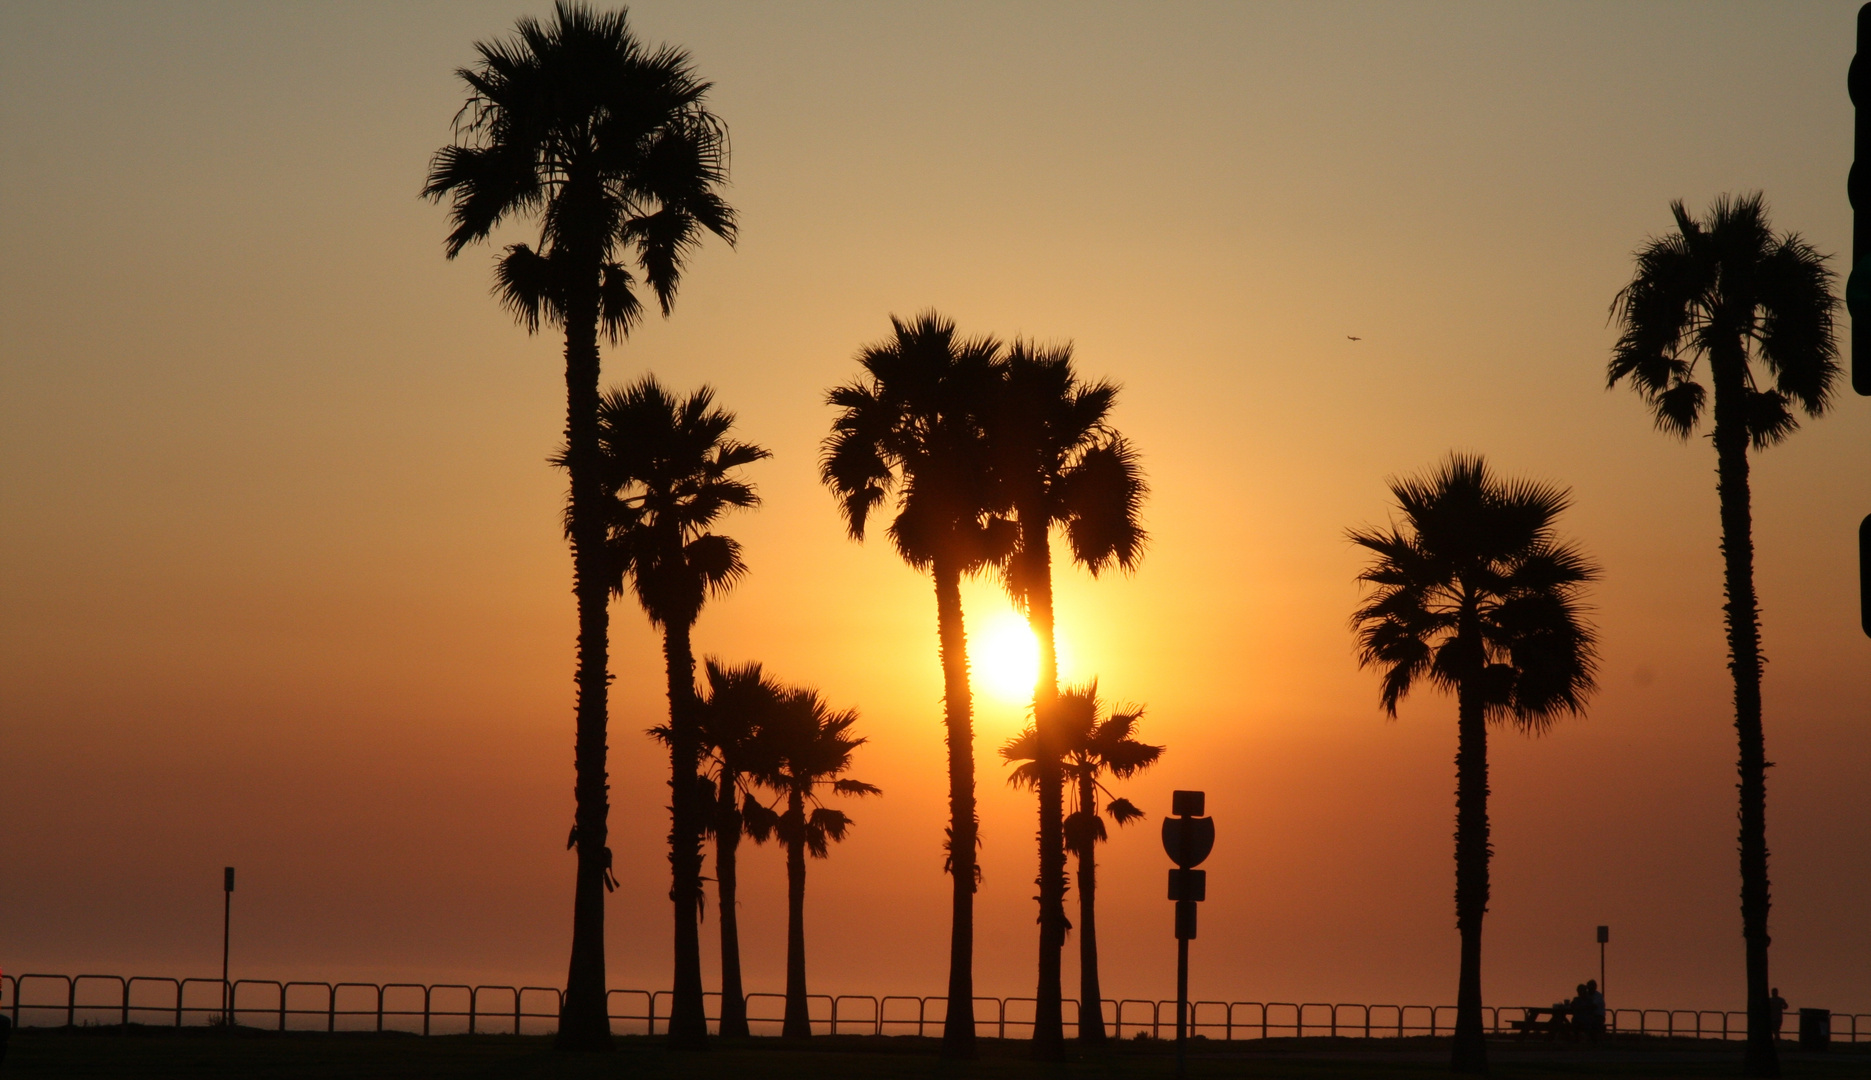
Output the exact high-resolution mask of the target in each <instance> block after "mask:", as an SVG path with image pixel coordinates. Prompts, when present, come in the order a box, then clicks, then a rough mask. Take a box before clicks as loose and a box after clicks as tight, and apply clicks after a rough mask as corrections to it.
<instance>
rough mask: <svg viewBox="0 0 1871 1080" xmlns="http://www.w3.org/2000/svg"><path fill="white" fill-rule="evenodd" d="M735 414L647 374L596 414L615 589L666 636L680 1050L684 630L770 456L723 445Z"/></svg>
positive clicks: (692, 764) (691, 988) (696, 941)
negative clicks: (755, 467) (760, 464)
mask: <svg viewBox="0 0 1871 1080" xmlns="http://www.w3.org/2000/svg"><path fill="white" fill-rule="evenodd" d="M733 426H734V414H733V413H730V412H727V411H725V410H723V409H718V408H716V407H715V405H714V391H713V390H711V389H709V388H708V387H703V388H701V389H700V390H697V391H695V392H694V393H692V394H690V395H689V396H688V397H686V398H683V399H681V400H677V399H676V398H674V397H672V396H670V394H669V392H668V391H666V390H664V389H663V387H662V386H661V385H660V384H659V383H657V381H656V379H655V378H654V377H653V376H647V375H646V376H644V377H643V378H642V379H640V380H638V381H637V382H635V383H632V384H631V385H629V386H627V387H624V388H622V389H614V390H611V391H609V392H608V393H606V394H605V395H604V398H603V402H602V404H601V405H600V406H599V409H598V429H599V437H598V438H599V455H600V457H599V474H600V476H601V477H602V483H603V488H602V489H603V491H604V492H605V493H606V494H607V495H608V496H609V502H608V503H607V504H606V507H605V510H606V516H605V519H604V521H605V525H606V527H607V531H608V543H609V546H608V549H607V550H608V562H609V565H610V568H611V572H612V574H613V577H612V579H611V588H612V590H613V591H614V592H616V593H617V594H618V595H622V593H623V591H624V588H625V587H626V585H628V586H629V587H630V589H631V590H632V591H633V592H634V593H635V594H636V597H637V602H638V603H639V604H640V605H641V606H642V608H643V611H644V614H646V615H648V616H649V617H650V621H651V622H652V623H655V624H656V625H657V626H660V627H662V629H663V660H664V666H665V670H666V672H667V676H668V684H669V728H668V737H667V741H668V744H669V783H670V800H669V801H670V827H669V865H670V870H671V878H672V881H671V885H670V890H669V898H670V900H671V901H673V903H674V905H675V931H676V940H675V960H676V970H675V982H674V991H675V992H674V1000H673V1002H672V1003H671V1006H670V1014H669V1037H670V1041H671V1042H672V1043H674V1044H676V1045H679V1046H695V1045H698V1044H700V1043H702V1042H703V1041H705V1040H706V1038H707V1035H708V1026H707V1020H706V1017H705V1015H704V1013H703V1009H702V959H701V941H700V936H699V928H698V926H697V920H698V919H699V917H700V914H701V907H702V876H701V875H702V832H703V826H704V824H705V819H706V817H707V811H706V808H707V805H708V804H707V802H706V800H704V799H703V798H702V797H701V787H700V785H701V775H700V773H699V771H698V770H699V767H700V764H701V757H702V736H701V731H700V727H699V719H700V718H699V716H698V713H699V704H700V703H699V702H698V700H697V698H696V694H695V653H694V650H693V647H692V646H691V644H690V640H689V635H690V631H691V630H692V629H693V627H694V626H695V620H696V619H697V618H698V617H700V615H701V610H702V605H703V603H705V602H706V601H707V599H708V597H709V596H710V595H720V594H722V593H724V592H726V591H727V590H728V589H730V588H732V587H733V585H734V583H735V582H736V581H737V580H739V579H740V577H741V575H742V574H744V573H746V571H747V567H746V565H745V564H744V563H742V561H741V547H740V544H738V543H736V542H735V541H734V540H733V539H731V538H729V537H726V536H721V535H719V534H716V533H711V532H709V531H708V528H709V526H711V525H713V524H714V523H715V522H716V520H718V519H719V518H720V517H721V515H722V514H724V513H726V512H727V511H729V510H731V509H734V508H736V507H753V506H757V505H759V502H760V497H759V496H758V495H756V494H755V493H754V489H753V487H752V485H750V484H747V483H746V482H744V481H742V480H740V479H738V478H737V476H736V475H735V473H736V470H738V469H739V468H741V467H742V466H744V465H748V464H751V463H753V462H756V461H759V460H761V459H762V458H766V457H770V456H771V455H770V454H769V453H768V452H767V451H766V450H763V449H761V448H760V447H758V446H754V445H752V444H751V443H743V442H736V441H734V440H732V439H729V438H728V437H727V435H728V432H729V431H730V430H731V429H732V428H733Z"/></svg>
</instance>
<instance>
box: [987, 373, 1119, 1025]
mask: <svg viewBox="0 0 1871 1080" xmlns="http://www.w3.org/2000/svg"><path fill="white" fill-rule="evenodd" d="M1002 370H1003V384H1002V386H1001V387H1000V389H999V390H998V391H997V392H996V395H995V403H996V408H995V409H994V411H993V413H992V414H991V422H990V425H989V429H988V431H989V438H990V442H991V443H992V446H993V455H994V468H995V471H996V476H997V478H998V480H999V481H1000V483H1001V484H1002V485H1003V491H1004V494H1005V497H1006V498H1007V499H1008V501H1009V502H1010V504H1011V505H1012V507H1013V511H1014V516H1015V518H1016V519H1017V521H1018V522H1019V537H1020V541H1019V548H1018V550H1017V551H1016V553H1015V554H1014V556H1013V558H1012V559H1011V560H1009V562H1008V564H1007V567H1008V569H1007V587H1008V591H1009V592H1010V593H1011V594H1012V595H1013V597H1014V600H1015V602H1016V603H1018V604H1019V605H1020V606H1021V607H1023V608H1024V609H1025V611H1026V615H1027V619H1028V621H1029V622H1030V623H1031V624H1032V627H1033V636H1034V637H1035V638H1037V639H1038V641H1039V679H1038V682H1037V684H1036V685H1035V687H1034V691H1033V717H1034V726H1035V729H1036V731H1037V736H1036V738H1037V740H1038V741H1037V742H1036V744H1035V747H1034V749H1035V752H1036V754H1037V757H1036V758H1035V759H1034V762H1033V766H1034V772H1035V776H1034V783H1035V788H1036V789H1037V791H1038V794H1039V879H1038V884H1039V909H1040V916H1039V927H1040V932H1039V988H1038V992H1037V993H1036V995H1035V997H1036V1003H1035V1006H1034V1025H1033V1053H1034V1055H1035V1056H1036V1057H1042V1058H1057V1057H1059V1056H1061V1055H1062V1054H1063V1053H1064V1040H1065V1029H1064V1017H1063V1006H1062V997H1063V994H1062V990H1061V986H1060V981H1061V976H1060V960H1061V953H1062V952H1063V950H1064V948H1065V935H1066V931H1067V929H1069V927H1070V925H1071V924H1070V923H1069V922H1068V920H1067V919H1066V915H1065V891H1066V866H1065V860H1066V850H1065V834H1064V821H1065V810H1064V794H1063V786H1064V773H1063V765H1062V762H1061V755H1062V754H1063V753H1064V751H1065V744H1064V743H1063V742H1062V741H1061V737H1060V735H1059V734H1058V733H1056V732H1055V731H1054V728H1055V727H1056V723H1057V722H1056V721H1055V720H1054V719H1053V713H1054V709H1055V706H1056V702H1057V698H1058V694H1059V664H1058V653H1057V651H1056V648H1055V642H1054V632H1053V604H1052V551H1051V536H1052V530H1053V528H1054V527H1055V526H1057V527H1061V528H1063V529H1064V530H1065V535H1066V540H1067V542H1068V544H1069V546H1070V549H1071V552H1072V558H1073V559H1074V561H1076V562H1078V563H1079V564H1080V565H1082V566H1084V567H1085V568H1086V569H1087V570H1089V571H1090V572H1091V574H1092V576H1094V577H1096V576H1097V575H1098V574H1099V572H1101V571H1103V570H1105V569H1107V568H1109V567H1111V566H1117V567H1119V568H1121V569H1123V570H1126V571H1128V570H1131V569H1134V568H1135V567H1136V565H1137V561H1138V560H1139V559H1140V558H1141V557H1142V555H1143V547H1144V542H1145V539H1146V536H1145V533H1144V531H1143V527H1142V526H1141V525H1140V524H1139V523H1138V511H1139V509H1140V507H1141V506H1142V503H1143V496H1144V493H1145V491H1146V490H1147V489H1146V487H1145V485H1144V482H1143V477H1142V472H1141V469H1140V468H1139V466H1138V463H1137V453H1136V450H1135V449H1134V448H1133V447H1132V446H1131V445H1130V443H1129V442H1127V441H1126V440H1125V439H1124V437H1123V436H1122V435H1120V434H1118V433H1117V432H1116V431H1114V430H1113V429H1112V428H1111V426H1110V421H1109V417H1110V412H1111V407H1112V406H1113V405H1114V404H1115V403H1116V401H1117V386H1116V385H1115V384H1113V383H1110V382H1105V381H1099V382H1096V383H1091V384H1085V383H1081V382H1080V381H1079V379H1078V374H1077V373H1076V372H1075V371H1074V370H1073V368H1072V347H1071V345H1069V344H1067V345H1060V346H1052V347H1042V346H1038V345H1034V344H1031V343H1028V342H1015V343H1014V345H1013V347H1012V348H1011V349H1009V350H1008V353H1007V357H1006V360H1005V361H1004V362H1003V364H1002Z"/></svg>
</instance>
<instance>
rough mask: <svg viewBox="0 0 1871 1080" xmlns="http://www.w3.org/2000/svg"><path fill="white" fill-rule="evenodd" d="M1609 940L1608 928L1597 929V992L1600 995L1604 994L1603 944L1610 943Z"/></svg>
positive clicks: (1609, 930)
mask: <svg viewBox="0 0 1871 1080" xmlns="http://www.w3.org/2000/svg"><path fill="white" fill-rule="evenodd" d="M1610 940H1611V928H1610V927H1609V926H1601V927H1599V928H1598V992H1599V993H1600V994H1603V993H1604V992H1605V942H1607V941H1610Z"/></svg>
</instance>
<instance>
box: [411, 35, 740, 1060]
mask: <svg viewBox="0 0 1871 1080" xmlns="http://www.w3.org/2000/svg"><path fill="white" fill-rule="evenodd" d="M475 48H476V50H477V51H478V52H479V53H480V56H481V59H480V62H479V63H477V64H475V65H474V66H473V67H467V68H461V69H460V70H459V71H457V72H456V74H457V75H459V76H460V78H461V80H462V82H464V83H466V84H467V88H468V99H467V104H466V105H464V106H463V108H462V111H461V112H460V113H459V114H457V117H456V132H457V137H456V140H455V142H454V144H453V145H450V146H445V147H443V148H442V149H441V150H439V151H437V152H436V154H435V156H434V158H433V159H431V161H430V165H429V175H428V180H427V183H426V184H425V185H424V187H423V190H422V194H423V195H424V196H425V197H427V198H429V199H432V200H436V201H440V200H442V199H444V198H447V199H448V200H450V212H449V219H450V221H451V222H452V223H453V225H454V229H453V230H452V231H451V232H450V233H449V234H448V239H447V241H446V243H445V245H444V250H445V251H446V252H447V255H448V257H449V258H451V259H452V258H454V257H455V256H457V255H459V254H460V253H461V251H462V249H463V248H465V247H467V246H468V245H469V244H472V243H476V242H479V241H481V240H485V239H486V238H487V237H488V235H489V234H490V233H491V232H492V231H493V230H494V228H495V227H496V226H498V225H500V224H501V223H502V222H504V221H506V220H508V219H510V218H519V217H533V216H536V217H537V218H538V220H539V243H538V246H537V247H536V248H535V247H531V246H528V245H526V244H512V245H509V246H508V247H507V249H506V252H505V254H504V255H503V256H502V258H501V259H500V261H499V263H497V264H496V267H495V271H494V282H495V284H494V292H495V295H496V296H498V297H499V298H500V301H501V303H502V304H504V305H505V306H506V307H507V309H508V310H510V311H511V312H513V314H514V316H515V317H516V318H517V319H518V320H519V321H520V323H521V324H522V325H523V326H525V327H526V329H527V331H528V332H529V333H536V332H537V331H538V330H539V326H540V323H541V322H542V321H543V322H546V323H549V324H552V325H555V326H559V327H561V328H563V329H564V331H565V391H566V411H565V445H566V454H565V458H566V465H567V468H568V470H569V472H570V474H571V476H570V480H571V513H570V515H569V516H570V522H571V528H570V530H569V532H570V535H571V543H572V591H573V593H574V594H575V595H576V596H577V599H578V656H577V678H576V683H577V687H578V699H577V738H576V744H575V749H574V764H575V769H576V772H577V783H576V786H575V789H574V790H575V793H576V801H577V807H576V810H575V812H574V816H573V822H574V825H573V828H572V834H571V839H572V844H571V846H573V847H575V848H577V851H578V873H577V879H576V886H575V888H574V891H573V903H572V952H571V961H570V967H569V970H568V972H567V975H566V982H565V997H564V1004H563V1006H562V1008H561V1012H560V1016H559V1034H558V1045H559V1046H560V1047H561V1048H565V1049H604V1048H608V1047H609V1046H610V1044H611V1029H610V1019H609V1017H608V1016H607V1015H606V1008H605V993H606V990H605V976H604V892H605V889H606V888H607V886H608V885H610V884H611V876H610V868H611V855H610V848H609V847H608V836H609V834H608V827H609V826H608V819H609V812H610V804H609V797H608V776H607V773H606V771H605V769H606V766H605V727H606V718H607V714H606V702H605V695H606V689H607V680H608V678H609V675H608V672H607V659H608V656H607V653H608V649H609V637H608V633H609V623H608V612H607V610H606V592H607V587H608V582H609V580H610V577H611V575H610V573H609V572H608V570H607V568H606V567H605V566H604V562H603V560H604V526H603V523H602V521H601V518H600V510H599V507H600V504H601V503H602V502H603V492H602V491H601V490H600V484H599V480H598V476H597V459H598V336H599V332H600V331H602V332H603V333H604V335H605V336H606V337H608V338H609V339H610V340H611V341H612V343H616V342H618V341H620V340H622V339H623V338H624V337H625V336H626V335H627V334H628V332H629V330H630V328H631V326H632V325H634V324H635V323H636V321H637V318H638V317H639V315H640V314H641V313H642V304H641V302H640V301H639V300H638V298H637V295H636V292H635V284H636V279H635V277H634V276H633V275H632V274H631V273H630V272H629V270H628V269H626V263H627V262H628V261H631V257H632V256H634V261H635V262H636V264H637V267H638V269H639V270H640V271H641V272H642V276H643V280H644V281H645V282H646V283H647V284H648V285H649V287H650V288H651V290H652V291H654V292H655V294H656V298H657V301H658V302H659V304H660V305H661V308H662V312H663V314H664V315H668V314H669V310H670V306H671V305H672V304H673V303H674V301H675V297H676V287H677V285H678V283H679V282H680V280H681V276H682V269H683V264H684V262H685V260H686V259H687V257H688V255H689V253H690V252H691V251H693V249H694V248H695V247H696V246H697V245H698V243H699V242H700V240H701V238H702V235H703V233H704V232H712V233H714V234H715V235H716V236H719V237H721V238H722V239H724V240H727V241H729V242H730V243H732V242H733V240H734V233H735V221H734V211H733V210H732V209H731V208H729V206H728V205H727V204H726V203H725V202H723V201H722V199H721V197H720V196H719V194H717V192H716V188H717V187H718V186H719V185H720V184H721V183H723V182H724V181H725V180H726V178H727V131H726V128H725V127H724V126H723V125H722V123H721V121H720V120H719V119H717V118H716V117H715V116H714V114H712V113H710V112H709V111H708V109H707V107H706V105H705V104H704V99H705V97H706V95H707V92H708V88H709V87H708V83H706V82H703V81H702V80H701V79H699V78H697V77H696V74H695V72H694V69H693V68H692V67H691V66H690V63H689V57H688V55H687V54H686V53H684V52H682V51H681V50H679V49H673V48H669V47H663V48H658V49H654V50H652V49H649V48H646V47H645V46H644V45H643V43H642V42H641V41H639V40H638V39H637V37H636V35H635V34H633V33H632V32H631V30H630V27H629V25H628V22H627V20H626V18H625V14H624V12H622V11H618V12H614V13H609V14H598V13H596V12H593V11H592V10H591V9H590V8H588V7H585V6H582V5H577V4H566V3H561V4H559V5H558V7H557V8H556V9H555V10H554V13H553V17H552V20H551V21H550V22H549V23H541V22H539V21H538V20H536V19H533V18H522V19H520V20H519V22H518V23H517V24H516V26H515V35H514V37H513V38H511V39H509V40H506V41H494V42H480V43H477V45H476V46H475Z"/></svg>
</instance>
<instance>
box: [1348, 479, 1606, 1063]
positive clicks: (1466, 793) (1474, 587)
mask: <svg viewBox="0 0 1871 1080" xmlns="http://www.w3.org/2000/svg"><path fill="white" fill-rule="evenodd" d="M1390 491H1391V493H1392V494H1393V495H1395V496H1396V499H1397V505H1398V508H1399V509H1400V510H1402V511H1403V524H1402V525H1400V526H1399V525H1395V524H1393V525H1391V526H1389V527H1388V528H1384V529H1354V530H1352V531H1351V533H1350V538H1351V541H1352V542H1353V543H1355V544H1357V545H1359V546H1360V547H1364V548H1368V549H1369V550H1370V551H1371V552H1372V553H1373V554H1375V556H1376V558H1375V559H1374V560H1373V561H1372V563H1371V565H1370V567H1369V568H1368V569H1366V570H1365V571H1364V572H1363V573H1362V574H1359V575H1358V579H1359V580H1360V581H1363V582H1365V583H1366V584H1368V585H1370V586H1372V591H1371V592H1370V594H1369V595H1368V596H1367V597H1366V598H1365V600H1364V603H1363V604H1362V605H1360V606H1359V608H1358V609H1357V611H1356V612H1355V613H1354V614H1353V615H1352V620H1351V621H1352V627H1353V629H1354V630H1355V631H1356V633H1357V636H1358V658H1359V662H1360V666H1363V667H1375V668H1378V669H1380V670H1381V671H1382V672H1383V692H1382V697H1381V700H1382V701H1383V705H1384V709H1385V711H1386V712H1387V713H1389V714H1390V715H1391V716H1392V717H1395V716H1396V715H1397V703H1398V702H1399V701H1400V700H1402V699H1403V697H1404V696H1405V695H1407V694H1408V693H1409V692H1410V690H1411V688H1412V687H1414V686H1415V685H1416V684H1417V682H1418V681H1419V680H1427V681H1428V682H1429V683H1430V684H1432V685H1434V686H1436V687H1438V688H1439V689H1442V690H1444V691H1448V692H1452V693H1454V694H1455V699H1456V706H1457V715H1458V718H1459V719H1458V732H1459V737H1458V741H1457V750H1456V755H1455V767H1456V788H1455V921H1456V926H1457V928H1458V929H1459V930H1460V931H1461V935H1462V963H1461V981H1460V983H1459V984H1458V987H1457V991H1456V999H1455V1009H1456V1012H1455V1047H1454V1056H1453V1062H1452V1067H1453V1069H1454V1070H1455V1071H1456V1072H1475V1073H1479V1072H1486V1071H1487V1049H1486V1046H1485V1045H1484V1044H1483V1042H1482V1028H1481V920H1482V916H1483V915H1484V914H1485V913H1486V912H1487V909H1488V859H1489V856H1490V853H1491V850H1492V849H1491V848H1490V846H1489V842H1488V741H1487V740H1488V729H1487V725H1488V722H1489V721H1493V722H1495V723H1501V722H1510V723H1512V724H1513V725H1514V726H1516V727H1518V728H1520V729H1521V730H1522V731H1525V732H1529V733H1534V734H1537V733H1540V732H1544V731H1545V730H1546V729H1547V728H1548V727H1550V726H1551V725H1552V723H1553V721H1554V720H1555V719H1557V718H1558V717H1559V716H1561V715H1563V714H1575V715H1576V714H1578V713H1579V712H1581V711H1582V710H1583V709H1584V706H1585V699H1586V698H1587V696H1589V695H1590V693H1591V691H1592V690H1593V689H1594V686H1593V682H1592V672H1593V669H1594V668H1595V666H1596V654H1595V652H1594V648H1593V641H1594V634H1593V631H1592V629H1591V627H1590V626H1589V625H1587V624H1586V623H1585V622H1584V621H1583V618H1582V616H1581V593H1582V591H1583V587H1584V585H1585V583H1586V582H1589V581H1592V580H1593V579H1595V578H1596V577H1597V575H1598V571H1597V568H1596V567H1594V566H1593V565H1592V563H1591V562H1590V561H1588V560H1587V559H1586V557H1585V556H1584V554H1583V553H1581V552H1580V551H1579V549H1578V548H1576V547H1574V546H1573V545H1571V544H1569V543H1565V542H1562V541H1560V540H1559V539H1557V538H1556V537H1555V536H1554V533H1553V524H1554V521H1555V520H1556V519H1557V518H1558V517H1559V515H1560V513H1561V512H1562V511H1564V510H1565V508H1566V506H1567V505H1568V501H1569V499H1568V496H1567V494H1566V493H1565V492H1564V491H1562V490H1560V489H1558V488H1553V487H1549V486H1547V485H1544V484H1539V483H1534V482H1531V481H1524V480H1516V481H1503V480H1497V479H1496V478H1495V477H1494V476H1493V474H1492V473H1490V472H1489V471H1488V467H1487V464H1486V462H1484V461H1483V460H1482V459H1481V458H1479V457H1469V456H1466V455H1461V454H1453V455H1450V457H1449V459H1448V460H1447V461H1446V462H1444V463H1443V464H1442V465H1441V466H1440V467H1439V468H1438V469H1436V471H1435V472H1434V473H1432V474H1430V475H1429V476H1426V477H1411V478H1405V479H1395V480H1392V481H1391V482H1390Z"/></svg>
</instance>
